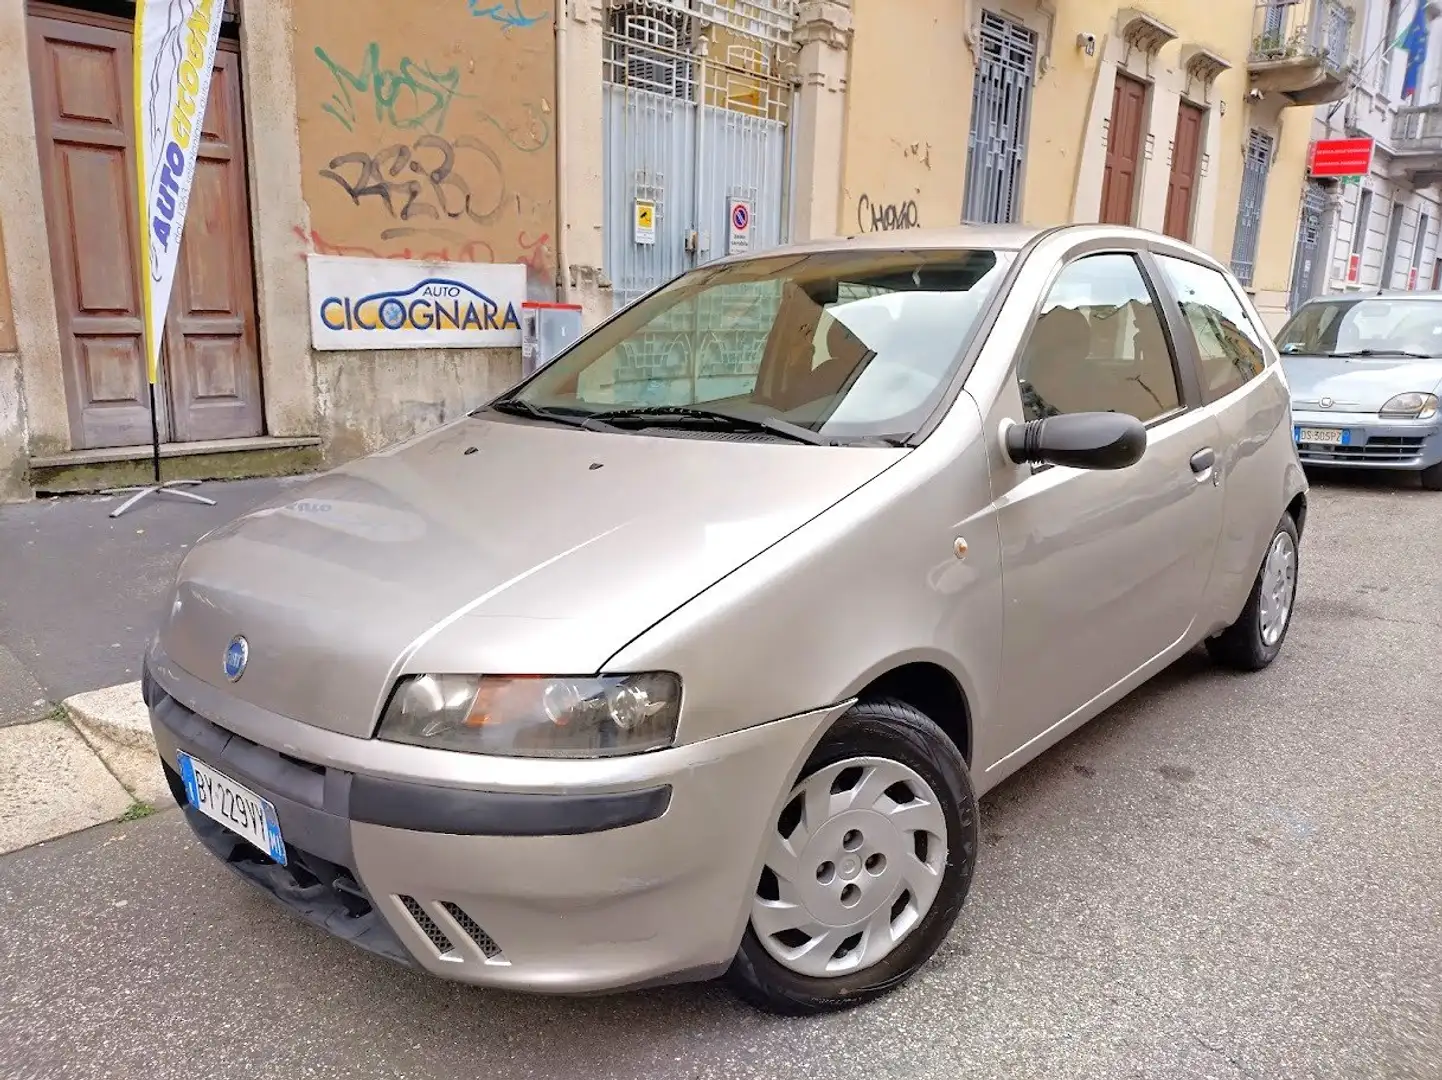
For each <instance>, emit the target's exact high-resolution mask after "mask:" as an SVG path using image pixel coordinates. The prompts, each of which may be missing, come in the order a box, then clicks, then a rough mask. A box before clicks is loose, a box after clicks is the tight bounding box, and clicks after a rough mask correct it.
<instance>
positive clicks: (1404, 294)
mask: <svg viewBox="0 0 1442 1080" xmlns="http://www.w3.org/2000/svg"><path fill="white" fill-rule="evenodd" d="M1337 300H1442V290H1437V289H1426V290H1417V289H1377V290H1375V291H1373V292H1363V291H1361V290H1359V289H1349V290H1348V291H1346V292H1337V293H1326V294H1324V295H1322V296H1309V297H1308V298H1307V301H1306V302H1307V303H1308V304H1325V303H1328V302H1335V301H1337Z"/></svg>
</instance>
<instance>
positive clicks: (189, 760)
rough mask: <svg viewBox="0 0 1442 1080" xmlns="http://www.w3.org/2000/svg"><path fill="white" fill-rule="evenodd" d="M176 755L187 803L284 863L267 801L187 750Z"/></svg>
mask: <svg viewBox="0 0 1442 1080" xmlns="http://www.w3.org/2000/svg"><path fill="white" fill-rule="evenodd" d="M179 759H180V779H181V780H182V781H183V782H184V783H185V797H186V798H187V799H189V800H190V805H191V806H193V807H195V808H196V809H197V810H199V811H200V812H201V813H202V814H204V815H205V816H206V817H208V818H210V819H211V820H212V821H218V822H220V823H221V824H222V825H224V826H225V827H226V828H227V829H229V830H230V831H231V832H233V833H235V834H236V835H237V836H240V837H244V838H245V839H246V840H249V841H250V842H251V843H252V844H254V845H255V846H256V847H258V848H260V850H261V851H263V852H265V853H266V854H267V855H269V856H270V857H271V858H272V859H274V860H275V861H276V862H278V863H280V864H281V865H282V866H284V865H285V841H283V840H282V839H281V838H280V821H279V820H278V819H277V818H276V816H275V807H274V806H272V805H271V804H270V801H269V800H267V799H262V798H261V797H260V796H259V795H257V794H256V793H255V792H253V791H251V790H250V788H248V787H246V786H244V785H243V784H237V783H236V782H235V781H234V780H232V779H231V778H230V777H228V776H226V775H225V774H224V773H218V772H216V771H215V770H214V769H212V768H211V767H210V766H209V765H207V764H205V763H204V762H202V761H196V760H195V758H193V757H191V756H190V755H189V754H186V753H181V754H180V755H179Z"/></svg>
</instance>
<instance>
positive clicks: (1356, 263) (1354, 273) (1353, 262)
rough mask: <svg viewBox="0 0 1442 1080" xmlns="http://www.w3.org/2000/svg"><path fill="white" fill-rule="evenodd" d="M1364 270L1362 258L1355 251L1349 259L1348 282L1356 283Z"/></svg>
mask: <svg viewBox="0 0 1442 1080" xmlns="http://www.w3.org/2000/svg"><path fill="white" fill-rule="evenodd" d="M1361 270H1362V256H1360V255H1358V254H1357V253H1356V252H1355V251H1354V252H1353V253H1352V254H1351V255H1349V256H1348V257H1347V280H1348V281H1356V280H1357V277H1358V275H1359V274H1360V272H1361Z"/></svg>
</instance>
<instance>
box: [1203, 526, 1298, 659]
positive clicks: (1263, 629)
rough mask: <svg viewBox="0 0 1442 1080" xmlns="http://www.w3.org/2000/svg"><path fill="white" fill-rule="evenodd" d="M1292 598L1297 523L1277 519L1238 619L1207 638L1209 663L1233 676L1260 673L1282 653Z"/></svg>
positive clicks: (1295, 563)
mask: <svg viewBox="0 0 1442 1080" xmlns="http://www.w3.org/2000/svg"><path fill="white" fill-rule="evenodd" d="M1296 599H1297V523H1296V522H1294V521H1293V520H1292V515H1291V514H1283V515H1282V520H1281V521H1280V522H1279V523H1278V524H1277V531H1276V532H1274V533H1273V534H1272V539H1271V540H1270V541H1269V542H1268V544H1267V553H1266V554H1265V555H1264V556H1263V557H1262V568H1261V569H1260V570H1258V571H1257V580H1256V582H1255V583H1253V585H1252V592H1251V595H1249V596H1248V597H1247V606H1246V607H1244V608H1243V609H1242V614H1241V616H1240V617H1239V618H1238V619H1237V621H1236V622H1234V623H1232V625H1231V626H1229V627H1227V628H1226V629H1225V630H1223V631H1222V632H1221V633H1220V634H1218V635H1217V636H1216V637H1213V638H1208V639H1207V652H1208V653H1209V654H1211V657H1212V659H1213V660H1214V661H1216V662H1217V663H1219V664H1222V665H1223V666H1225V667H1229V668H1235V669H1236V670H1238V671H1260V670H1261V669H1262V668H1264V667H1266V666H1267V665H1268V664H1270V663H1271V662H1272V661H1273V660H1275V659H1276V658H1277V654H1278V653H1279V652H1281V651H1282V642H1284V641H1285V640H1286V639H1287V630H1288V629H1289V628H1290V627H1291V625H1292V609H1293V607H1294V606H1295V602H1296Z"/></svg>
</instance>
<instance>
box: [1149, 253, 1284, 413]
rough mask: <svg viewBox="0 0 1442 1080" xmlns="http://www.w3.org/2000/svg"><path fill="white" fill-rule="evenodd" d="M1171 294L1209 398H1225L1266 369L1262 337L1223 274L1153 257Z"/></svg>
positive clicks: (1179, 260) (1167, 258) (1171, 259)
mask: <svg viewBox="0 0 1442 1080" xmlns="http://www.w3.org/2000/svg"><path fill="white" fill-rule="evenodd" d="M1157 262H1158V263H1160V264H1161V268H1162V274H1163V275H1164V276H1165V277H1166V280H1167V284H1168V285H1170V286H1171V288H1172V292H1173V293H1175V294H1176V297H1177V301H1178V302H1179V303H1180V304H1181V306H1182V313H1183V314H1184V315H1185V316H1186V318H1187V326H1188V328H1190V330H1191V332H1192V337H1193V339H1195V341H1196V343H1197V352H1198V353H1199V354H1200V355H1201V360H1202V385H1203V387H1204V388H1205V389H1206V391H1207V396H1208V397H1209V398H1219V397H1222V396H1223V395H1225V394H1230V393H1231V392H1232V391H1233V390H1236V389H1237V388H1238V387H1241V386H1245V385H1246V384H1247V383H1248V382H1250V381H1251V380H1252V379H1255V378H1256V377H1257V376H1258V375H1260V374H1261V373H1262V371H1263V370H1264V369H1265V368H1266V366H1267V361H1266V354H1265V353H1263V351H1262V335H1261V332H1260V331H1259V330H1258V329H1257V327H1256V326H1254V325H1253V324H1252V320H1251V319H1250V318H1249V317H1248V315H1247V312H1246V309H1245V308H1243V307H1242V302H1241V301H1240V300H1239V299H1237V294H1236V292H1234V291H1233V289H1232V286H1231V285H1230V284H1229V283H1228V281H1227V279H1226V277H1225V276H1223V275H1222V274H1221V273H1219V272H1218V271H1216V270H1213V269H1212V268H1211V267H1209V266H1202V265H1201V264H1199V263H1194V262H1188V261H1187V260H1186V259H1178V258H1174V257H1172V256H1170V255H1159V256H1157Z"/></svg>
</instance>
